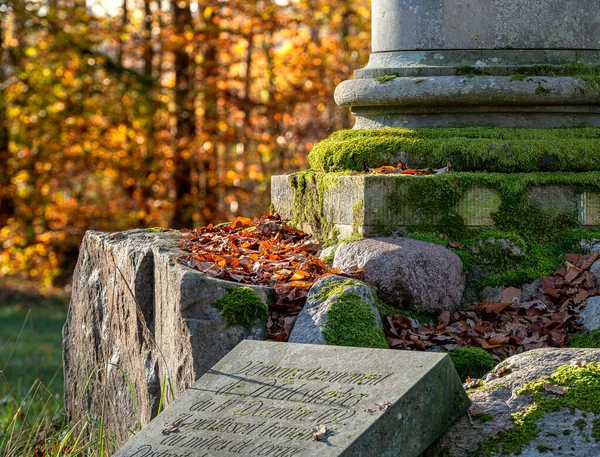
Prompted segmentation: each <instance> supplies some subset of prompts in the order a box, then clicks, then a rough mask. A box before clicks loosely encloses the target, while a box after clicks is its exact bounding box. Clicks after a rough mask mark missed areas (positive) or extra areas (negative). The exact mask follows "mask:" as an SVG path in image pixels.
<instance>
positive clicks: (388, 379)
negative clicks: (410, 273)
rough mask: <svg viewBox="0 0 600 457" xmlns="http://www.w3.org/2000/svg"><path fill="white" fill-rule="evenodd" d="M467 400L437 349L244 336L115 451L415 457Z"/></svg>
mask: <svg viewBox="0 0 600 457" xmlns="http://www.w3.org/2000/svg"><path fill="white" fill-rule="evenodd" d="M469 405H470V401H469V400H468V398H467V395H466V393H465V391H464V390H463V388H462V385H461V383H460V380H459V378H458V375H457V374H456V370H455V369H454V366H453V365H452V362H451V361H450V358H449V357H448V356H447V355H445V354H440V353H417V352H410V351H396V350H388V349H363V348H350V347H344V348H341V347H334V346H321V345H306V344H292V343H274V342H261V341H248V340H246V341H243V342H241V343H240V344H239V345H238V346H236V348H235V349H234V350H233V351H231V352H230V353H229V354H228V355H226V356H225V357H224V358H223V359H222V360H221V361H220V362H219V363H217V364H216V365H215V366H214V367H213V368H212V369H211V370H209V371H208V372H207V373H206V374H205V375H203V376H202V377H201V378H200V379H199V380H198V381H197V382H196V383H195V384H194V385H193V386H192V387H191V388H190V389H189V390H188V391H186V392H185V393H184V394H183V395H181V397H179V398H178V399H177V400H176V402H175V403H174V404H173V405H171V406H170V407H169V408H167V409H166V410H165V411H164V412H162V413H161V414H160V415H159V416H158V417H157V418H156V419H154V420H153V421H152V422H151V423H150V424H148V425H147V426H146V427H145V428H144V429H143V430H142V431H141V432H139V433H138V434H137V435H136V436H135V437H134V438H133V439H132V440H131V441H129V442H128V443H126V444H125V445H124V446H123V447H122V448H121V449H120V450H119V451H118V452H117V453H116V454H115V457H158V456H162V457H183V456H192V457H209V456H210V457H219V456H230V455H243V456H269V457H292V456H294V457H301V456H305V457H314V456H317V455H318V456H322V457H328V456H378V457H384V456H389V457H391V456H394V457H396V456H402V457H411V456H414V457H416V456H418V455H420V454H421V453H422V452H423V451H424V450H425V449H426V448H427V447H428V446H429V445H430V444H431V443H432V442H433V441H434V440H435V439H436V438H437V437H438V436H439V435H440V434H441V433H442V432H443V431H445V430H446V429H447V428H448V427H450V425H451V424H452V423H454V421H455V420H456V419H458V417H460V416H461V415H462V414H463V413H464V412H465V411H466V409H467V408H468V407H469Z"/></svg>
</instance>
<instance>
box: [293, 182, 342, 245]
mask: <svg viewBox="0 0 600 457" xmlns="http://www.w3.org/2000/svg"><path fill="white" fill-rule="evenodd" d="M343 175H344V174H343V173H326V174H325V173H314V172H312V171H310V170H306V171H301V172H299V173H295V174H292V175H290V177H289V179H290V185H291V186H292V188H293V189H294V217H293V220H292V224H293V225H297V226H302V225H304V224H306V225H309V226H310V227H311V228H312V230H313V232H314V233H315V234H316V235H317V236H318V237H319V238H320V239H321V240H323V241H324V242H325V245H331V244H333V243H335V242H337V233H336V230H335V228H334V226H333V223H332V222H331V221H330V220H329V218H328V217H327V215H326V214H325V212H324V209H323V199H324V195H325V192H326V191H327V190H328V189H330V188H332V187H335V186H338V185H339V184H340V177H341V176H343Z"/></svg>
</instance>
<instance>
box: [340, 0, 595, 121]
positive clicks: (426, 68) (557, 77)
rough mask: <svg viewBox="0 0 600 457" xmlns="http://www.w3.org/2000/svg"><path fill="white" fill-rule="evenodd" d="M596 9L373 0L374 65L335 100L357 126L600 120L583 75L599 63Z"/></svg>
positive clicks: (544, 1)
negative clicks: (349, 111) (353, 116)
mask: <svg viewBox="0 0 600 457" xmlns="http://www.w3.org/2000/svg"><path fill="white" fill-rule="evenodd" d="M599 11H600V0H421V1H415V0H373V19H372V21H373V43H372V51H373V52H372V53H371V55H370V57H369V64H368V65H367V67H366V68H363V69H362V70H357V71H355V72H354V77H355V79H354V80H352V81H345V82H343V83H342V84H340V85H339V86H338V88H337V89H336V94H335V99H336V102H337V103H338V104H339V105H341V106H350V107H352V111H353V112H354V113H355V114H356V115H357V121H356V126H355V128H360V129H365V128H380V127H410V128H415V127H444V126H458V125H493V126H498V127H559V126H576V125H580V124H582V123H589V124H594V125H600V93H599V92H598V90H590V89H591V88H590V87H588V84H587V82H586V80H585V77H583V78H582V77H581V76H583V75H585V73H586V70H585V69H586V67H585V66H597V65H600V14H599V13H598V12H599ZM577 64H580V65H577ZM563 65H564V67H563V68H560V66H563ZM557 67H558V68H557ZM386 77H387V78H393V79H389V81H387V82H385V83H380V81H377V78H386Z"/></svg>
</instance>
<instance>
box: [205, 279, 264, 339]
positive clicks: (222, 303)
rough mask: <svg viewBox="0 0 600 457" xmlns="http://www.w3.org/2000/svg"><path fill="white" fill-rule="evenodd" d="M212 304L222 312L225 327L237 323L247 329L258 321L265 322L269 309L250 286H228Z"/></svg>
mask: <svg viewBox="0 0 600 457" xmlns="http://www.w3.org/2000/svg"><path fill="white" fill-rule="evenodd" d="M212 306H213V307H214V308H216V309H218V310H219V311H221V313H222V314H223V317H224V318H225V321H226V322H227V327H228V328H229V327H233V326H236V325H239V326H240V327H244V328H247V329H251V328H252V326H253V325H254V324H256V323H258V322H266V320H267V318H268V317H269V309H268V307H267V305H265V303H264V302H263V301H262V300H261V298H260V297H259V296H258V294H257V293H256V292H255V291H254V290H252V289H251V288H250V287H229V288H227V293H226V294H225V296H223V297H222V298H220V299H218V300H216V301H215V302H214V303H213V304H212Z"/></svg>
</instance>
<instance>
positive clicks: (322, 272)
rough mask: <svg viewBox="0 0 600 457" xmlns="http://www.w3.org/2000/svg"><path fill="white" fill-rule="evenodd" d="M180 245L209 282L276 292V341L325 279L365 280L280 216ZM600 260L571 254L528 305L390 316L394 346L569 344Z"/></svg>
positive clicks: (506, 301) (272, 325)
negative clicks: (333, 262)
mask: <svg viewBox="0 0 600 457" xmlns="http://www.w3.org/2000/svg"><path fill="white" fill-rule="evenodd" d="M381 168H385V167H381ZM390 168H393V167H390ZM398 168H399V169H400V168H401V164H399V167H398ZM373 171H375V172H379V170H373ZM382 173H385V171H382ZM415 174H416V173H415ZM180 246H181V248H182V249H183V250H185V251H187V252H188V253H189V254H188V255H185V256H182V257H179V258H177V259H175V260H176V261H178V262H180V263H182V264H184V265H187V266H188V267H190V268H193V269H196V270H199V271H201V272H203V273H205V274H206V275H208V276H210V277H213V278H219V279H223V280H228V281H234V282H237V283H240V284H247V285H265V286H270V287H273V288H274V290H275V294H276V300H275V301H274V302H273V303H270V304H269V308H270V317H269V319H268V322H267V338H269V339H272V340H276V341H287V339H288V338H289V335H290V333H291V331H292V328H293V326H294V324H295V321H296V319H297V316H298V314H299V313H300V311H301V310H302V307H303V306H304V303H305V302H306V297H307V296H308V292H309V290H310V288H311V287H312V285H313V284H314V283H315V282H316V281H317V280H318V279H319V278H322V277H324V276H328V275H331V274H336V275H344V276H349V277H354V278H357V279H360V278H361V276H362V273H363V272H362V270H357V271H353V272H341V271H339V270H336V269H332V268H331V267H329V265H327V263H325V262H324V261H323V260H321V259H319V258H318V257H317V253H318V252H319V251H320V250H321V248H322V245H321V243H320V242H318V241H315V240H314V238H312V236H311V235H309V234H306V233H304V232H301V231H299V230H297V229H295V228H294V227H292V226H291V225H289V224H287V223H286V222H284V221H282V220H281V218H280V217H279V215H277V214H266V215H264V216H263V217H261V218H254V219H250V218H246V217H238V218H235V219H234V220H233V221H232V222H230V223H227V224H220V225H218V226H213V225H212V224H211V225H209V226H207V227H201V228H198V229H194V230H184V231H182V240H181V242H180ZM599 258H600V254H599V253H596V252H593V253H591V254H589V255H585V256H582V255H579V254H567V256H566V261H565V267H564V268H561V269H559V270H557V271H556V272H555V273H554V274H553V275H552V276H546V277H544V278H542V281H541V292H542V294H541V295H540V296H539V297H536V298H535V299H532V300H529V301H524V300H522V298H521V295H522V294H521V290H520V289H518V288H514V287H509V288H506V289H504V291H503V293H502V298H501V300H500V302H498V303H480V304H475V305H472V306H469V307H468V308H466V309H464V310H462V311H457V312H453V313H450V312H448V311H445V312H442V313H441V314H440V315H439V316H438V318H437V322H435V323H430V324H428V325H424V324H420V323H419V322H417V321H415V320H414V319H410V318H409V317H406V316H404V315H402V314H387V315H386V316H385V319H384V329H385V333H386V336H387V341H388V344H389V346H390V347H391V348H393V349H408V350H422V351H426V350H452V349H454V348H457V347H459V346H476V347H482V348H484V349H486V350H487V351H488V352H490V353H491V354H492V356H493V357H494V358H495V359H496V360H498V361H502V360H504V359H506V358H507V357H510V356H512V355H515V354H519V353H522V352H524V351H528V350H531V349H537V348H542V347H565V346H566V338H567V336H568V334H570V333H572V332H581V331H582V330H583V326H582V325H581V324H580V322H579V319H580V316H579V313H580V312H581V311H582V310H583V308H584V307H585V300H586V299H587V298H588V297H591V296H595V295H598V294H599V292H598V291H597V290H596V287H595V283H596V277H595V275H594V274H593V273H591V272H590V271H589V269H590V267H591V266H592V264H593V263H594V262H595V261H596V260H598V259H599Z"/></svg>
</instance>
